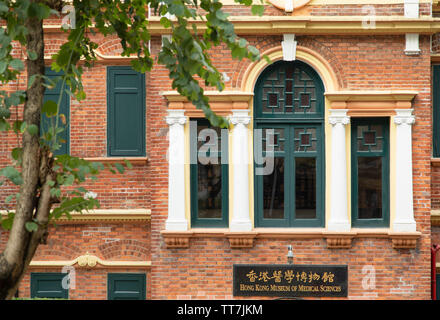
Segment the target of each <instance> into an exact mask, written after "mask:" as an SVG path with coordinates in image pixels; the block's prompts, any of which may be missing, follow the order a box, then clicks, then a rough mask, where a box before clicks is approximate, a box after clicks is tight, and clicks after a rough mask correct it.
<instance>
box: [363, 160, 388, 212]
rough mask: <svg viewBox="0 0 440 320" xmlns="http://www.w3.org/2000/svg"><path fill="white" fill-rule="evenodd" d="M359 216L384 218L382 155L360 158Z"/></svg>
mask: <svg viewBox="0 0 440 320" xmlns="http://www.w3.org/2000/svg"><path fill="white" fill-rule="evenodd" d="M358 218H359V219H373V218H376V219H379V218H382V157H359V158H358Z"/></svg>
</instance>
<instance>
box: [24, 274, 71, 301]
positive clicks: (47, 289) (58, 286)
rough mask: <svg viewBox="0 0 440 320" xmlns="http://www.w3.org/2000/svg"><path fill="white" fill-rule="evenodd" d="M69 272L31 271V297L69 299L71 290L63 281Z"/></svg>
mask: <svg viewBox="0 0 440 320" xmlns="http://www.w3.org/2000/svg"><path fill="white" fill-rule="evenodd" d="M66 276H68V273H55V272H54V273H51V272H48V273H31V298H58V299H68V298H69V290H68V289H64V288H63V286H62V282H63V279H64V277H66Z"/></svg>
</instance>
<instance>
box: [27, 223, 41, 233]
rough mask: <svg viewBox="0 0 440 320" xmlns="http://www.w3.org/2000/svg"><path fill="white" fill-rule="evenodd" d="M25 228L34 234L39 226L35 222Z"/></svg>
mask: <svg viewBox="0 0 440 320" xmlns="http://www.w3.org/2000/svg"><path fill="white" fill-rule="evenodd" d="M25 227H26V230H27V231H29V232H33V231H37V230H38V224H36V223H35V222H33V221H29V222H26V224H25Z"/></svg>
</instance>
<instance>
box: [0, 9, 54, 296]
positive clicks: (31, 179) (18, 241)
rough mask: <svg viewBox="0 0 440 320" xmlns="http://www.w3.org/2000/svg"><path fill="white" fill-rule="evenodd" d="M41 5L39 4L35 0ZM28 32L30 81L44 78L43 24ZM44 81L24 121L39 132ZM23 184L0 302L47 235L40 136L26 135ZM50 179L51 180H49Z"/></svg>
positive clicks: (45, 161)
mask: <svg viewBox="0 0 440 320" xmlns="http://www.w3.org/2000/svg"><path fill="white" fill-rule="evenodd" d="M35 1H38V0H35ZM25 26H26V27H27V29H28V32H29V34H28V39H27V47H26V49H27V50H28V51H33V52H35V53H37V56H38V57H37V59H36V60H33V61H32V60H29V59H28V60H27V63H26V65H27V75H28V80H29V78H30V77H31V76H32V75H35V74H40V75H44V41H43V40H44V34H43V21H39V20H38V19H33V18H32V19H30V18H28V20H27V21H26V24H25ZM43 95H44V86H43V79H41V78H37V79H36V80H35V82H34V83H33V85H32V87H31V88H29V89H28V90H27V92H26V101H25V104H24V111H23V120H24V121H25V122H26V124H27V125H28V126H29V125H31V124H33V125H36V126H37V127H38V128H40V110H41V106H42V103H43ZM22 143H23V144H22V146H23V157H22V159H23V162H22V176H23V184H22V185H21V187H20V198H19V199H18V200H17V207H16V212H15V218H14V223H13V225H12V228H11V230H10V234H9V239H8V242H7V244H6V247H5V250H4V252H3V253H1V254H0V299H10V298H12V297H13V296H14V294H15V292H16V291H17V288H18V285H19V283H20V280H21V278H22V277H23V274H24V273H25V272H26V268H27V267H28V265H29V263H30V261H31V260H32V257H33V255H34V253H35V251H36V249H37V247H38V244H39V243H40V242H41V241H42V239H44V237H45V235H46V234H47V222H48V216H49V212H50V206H51V199H50V187H49V186H48V184H47V182H48V180H51V179H52V177H51V169H50V168H51V165H52V159H51V157H50V155H49V152H48V150H47V149H46V148H41V147H40V143H39V135H31V134H29V133H28V132H27V131H25V132H24V133H23V137H22ZM48 178H49V179H48ZM30 221H37V224H38V230H37V231H34V232H29V231H28V230H26V227H25V224H26V223H27V222H30Z"/></svg>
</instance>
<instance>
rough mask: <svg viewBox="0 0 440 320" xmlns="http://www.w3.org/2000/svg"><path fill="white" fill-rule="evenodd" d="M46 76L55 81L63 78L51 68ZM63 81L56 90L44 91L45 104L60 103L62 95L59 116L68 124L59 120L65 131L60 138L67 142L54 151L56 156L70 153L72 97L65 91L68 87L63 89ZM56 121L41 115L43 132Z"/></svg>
mask: <svg viewBox="0 0 440 320" xmlns="http://www.w3.org/2000/svg"><path fill="white" fill-rule="evenodd" d="M45 75H46V76H47V77H49V78H51V79H55V78H56V77H59V76H62V75H63V73H62V72H56V71H54V70H52V69H51V68H49V67H46V69H45ZM61 85H62V81H61V80H60V81H58V82H57V85H56V87H55V88H51V89H49V88H46V90H45V91H44V97H43V104H44V103H45V102H46V101H49V100H51V101H53V102H55V103H58V100H59V97H60V94H61V95H62V98H61V104H60V106H59V108H60V109H59V112H58V115H61V114H63V115H64V117H65V119H66V124H63V122H62V121H61V119H59V120H58V126H60V127H63V128H64V131H63V132H61V133H60V138H61V139H62V140H64V141H65V142H62V143H61V147H60V149H58V150H55V151H54V154H55V155H61V154H69V153H70V96H69V94H68V93H67V92H66V91H65V89H67V88H68V86H67V85H64V88H61ZM51 119H53V121H55V119H56V118H55V117H52V118H48V117H47V116H46V114H45V113H41V127H40V131H41V132H47V130H48V128H49V127H50V123H51V122H50V121H52V120H51Z"/></svg>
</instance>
